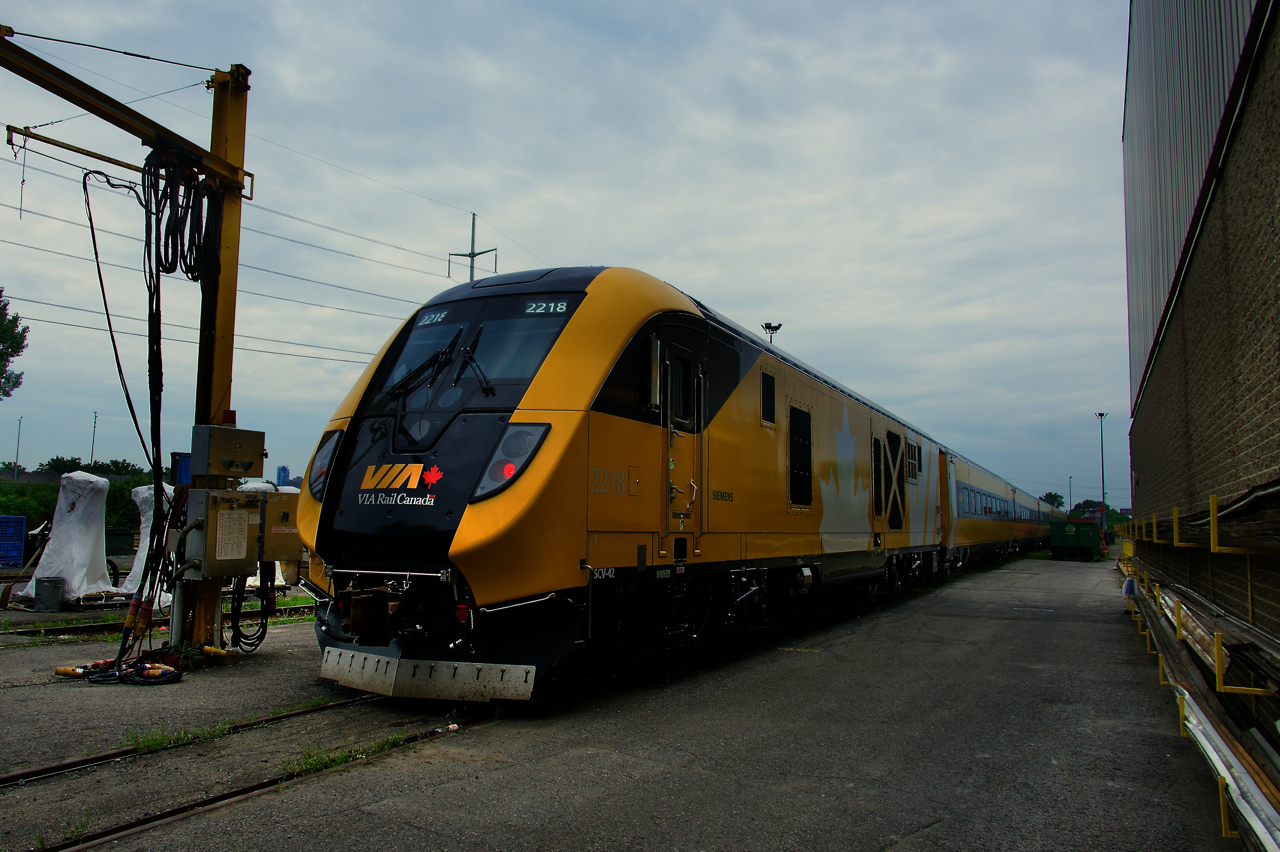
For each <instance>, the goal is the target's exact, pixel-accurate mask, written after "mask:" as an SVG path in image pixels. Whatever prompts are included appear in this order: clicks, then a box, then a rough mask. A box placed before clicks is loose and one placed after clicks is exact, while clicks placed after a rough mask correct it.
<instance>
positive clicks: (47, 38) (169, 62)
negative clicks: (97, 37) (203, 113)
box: [13, 30, 218, 88]
mask: <svg viewBox="0 0 1280 852" xmlns="http://www.w3.org/2000/svg"><path fill="white" fill-rule="evenodd" d="M13 34H14V35H18V36H22V37H24V38H38V39H40V40H41V41H56V42H58V43H59V44H74V45H75V46H76V47H91V48H93V49H94V50H105V51H106V52H107V53H119V54H120V55H122V56H132V57H133V58H134V59H147V60H150V61H151V62H163V63H165V64H166V65H181V66H182V67H183V68H194V69H196V70H197V71H217V70H218V69H217V68H206V67H205V66H203V65H191V64H190V63H187V62H175V61H174V60H172V59H157V58H156V57H154V56H147V55H145V54H142V53H133V52H131V51H128V50H120V49H119V48H115V47H103V46H102V45H100V44H89V43H88V42H83V41H68V40H67V39H65V38H54V37H53V36H42V35H36V34H35V33H20V32H17V31H16V30H15V31H14V33H13ZM121 85H123V84H121ZM130 88H132V87H130Z"/></svg>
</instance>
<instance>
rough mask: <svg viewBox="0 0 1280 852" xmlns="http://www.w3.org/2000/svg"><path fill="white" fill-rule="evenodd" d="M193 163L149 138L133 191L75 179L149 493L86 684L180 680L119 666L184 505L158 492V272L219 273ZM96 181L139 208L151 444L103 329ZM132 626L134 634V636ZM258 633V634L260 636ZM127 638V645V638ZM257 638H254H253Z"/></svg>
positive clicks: (215, 200) (157, 585)
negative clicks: (115, 625) (127, 576)
mask: <svg viewBox="0 0 1280 852" xmlns="http://www.w3.org/2000/svg"><path fill="white" fill-rule="evenodd" d="M198 166H199V163H198V161H196V160H195V159H194V158H192V157H190V156H189V155H185V154H183V153H182V152H180V151H179V150H177V149H175V148H173V147H172V146H169V145H167V144H165V143H164V141H163V140H160V139H157V140H156V141H155V144H154V147H153V149H152V151H151V153H150V154H148V155H147V158H146V161H145V163H144V165H143V169H142V187H141V190H142V191H141V193H139V192H138V191H137V189H136V188H135V187H134V186H130V185H123V184H118V183H116V182H113V181H112V180H111V179H110V178H109V177H107V175H105V174H104V173H102V172H86V173H85V176H84V181H83V187H84V198H85V211H86V213H87V214H88V217H89V232H90V236H91V238H92V240H93V253H94V259H95V260H96V261H97V266H98V283H99V286H100V288H101V290H102V307H103V310H104V312H105V313H106V317H107V328H108V331H109V332H110V334H111V345H112V349H113V350H114V352H115V358H116V369H117V371H118V372H119V374H120V384H121V386H122V387H123V388H124V395H125V401H126V402H127V403H128V406H129V412H130V414H131V415H132V416H133V421H134V427H135V428H136V429H137V431H138V440H139V441H140V442H141V443H142V451H143V453H144V454H145V455H146V457H147V461H148V463H149V464H150V465H151V471H152V482H153V485H154V489H155V493H154V499H153V509H152V513H153V514H152V520H151V529H150V530H149V535H148V540H149V545H150V546H149V549H148V552H147V561H146V564H145V565H144V566H143V572H142V577H141V578H140V580H139V583H138V593H137V594H136V595H135V596H134V600H133V602H132V605H131V606H130V609H129V616H128V617H127V618H126V620H125V625H124V628H123V629H122V631H121V634H122V635H121V638H120V650H119V652H118V654H117V656H116V659H115V661H114V664H113V665H111V666H110V669H109V670H95V671H94V672H93V673H92V674H90V675H89V677H90V680H91V681H92V682H94V683H120V682H124V683H138V684H147V685H154V684H163V683H171V682H173V681H174V680H180V679H181V677H182V675H181V674H180V673H178V672H174V671H173V670H172V669H169V668H168V667H164V666H156V665H153V664H141V663H139V662H137V661H135V662H134V663H132V664H130V665H129V666H125V665H124V662H123V661H124V658H125V657H126V656H127V655H128V654H129V652H130V651H131V649H132V648H133V647H134V646H135V645H136V644H137V641H138V639H139V638H140V636H141V635H142V634H143V633H144V632H145V631H146V630H147V629H148V627H149V624H150V616H151V611H152V607H153V605H154V603H155V600H156V598H157V597H158V595H159V594H160V592H161V590H162V589H165V588H172V585H173V584H174V583H176V581H177V579H178V578H177V577H176V576H174V572H173V571H172V567H171V566H169V570H168V571H166V560H167V556H168V555H167V553H166V548H165V544H166V538H167V535H166V531H167V530H170V529H173V528H174V527H175V524H177V523H179V522H180V512H179V511H178V509H179V508H180V506H182V505H185V502H186V500H185V498H186V492H185V490H183V492H182V495H181V496H182V498H183V499H182V501H181V503H179V502H177V501H175V504H174V505H173V506H169V505H167V504H168V499H167V495H166V494H165V490H164V465H163V463H162V461H161V459H162V456H161V452H160V417H161V402H162V398H163V394H164V361H163V358H162V353H161V342H160V341H161V328H162V326H161V300H160V283H161V276H162V275H171V274H173V273H174V272H177V271H178V269H179V268H181V269H182V272H183V274H185V275H186V276H187V277H188V278H190V279H191V280H193V281H198V282H208V283H212V284H213V286H214V287H215V288H216V286H217V280H218V275H219V274H220V272H221V261H220V253H221V248H222V245H221V244H222V195H221V193H220V192H218V190H217V188H216V187H215V185H214V183H213V182H212V181H211V180H204V179H202V178H201V177H200V175H199V172H198ZM91 176H93V177H97V178H99V179H101V180H103V181H105V182H106V183H107V184H108V185H109V186H111V187H112V188H115V189H127V190H128V191H130V192H132V193H133V195H134V197H135V198H137V199H138V202H139V204H141V206H142V208H143V210H144V212H145V213H146V217H145V239H144V249H143V277H144V280H145V283H146V287H147V379H148V390H149V395H150V399H149V402H150V409H151V410H150V414H151V445H150V447H148V446H147V441H146V439H145V438H144V437H143V434H142V428H141V426H140V425H139V424H138V417H137V413H136V411H135V410H134V406H133V400H132V399H131V398H130V396H129V387H128V383H127V382H126V381H125V377H124V368H123V365H122V364H121V362H120V353H119V350H118V348H117V347H116V341H115V331H114V329H112V327H111V311H110V309H109V308H108V306H107V291H106V283H105V281H104V280H103V277H102V265H101V260H100V258H99V256H98V238H97V232H96V229H95V228H94V223H93V210H92V207H91V206H90V203H89V179H90V177H91ZM135 626H136V628H137V632H136V633H135V632H134V631H135ZM264 632H265V631H264ZM131 639H132V641H131ZM259 641H261V640H259Z"/></svg>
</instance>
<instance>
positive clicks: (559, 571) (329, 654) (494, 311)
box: [299, 268, 683, 701]
mask: <svg viewBox="0 0 1280 852" xmlns="http://www.w3.org/2000/svg"><path fill="white" fill-rule="evenodd" d="M593 282H596V283H593ZM654 285H658V286H654ZM663 291H668V292H670V293H675V292H676V291H674V290H672V289H671V288H669V287H667V286H666V285H663V284H661V282H657V281H656V279H651V278H649V277H648V276H644V275H642V274H641V273H637V272H634V271H633V270H617V269H609V270H603V271H602V270H601V269H599V268H577V269H559V270H538V271H534V272H528V273H515V274H511V275H503V276H495V277H494V278H489V279H486V280H483V281H479V282H476V283H475V284H466V285H461V286H459V287H455V288H453V289H451V290H448V291H445V292H444V293H441V294H440V295H439V296H437V297H436V298H434V299H432V300H431V301H430V302H428V303H427V304H426V305H425V306H424V307H423V308H421V309H420V310H418V311H417V312H416V313H415V314H414V316H413V317H411V318H410V319H409V320H408V321H407V322H406V323H405V324H404V326H402V328H401V329H400V330H399V331H398V332H397V333H396V334H395V335H393V336H392V338H391V339H390V340H389V341H388V342H387V344H386V345H385V346H384V347H383V350H382V352H380V353H379V355H378V356H377V357H376V358H375V359H374V361H373V363H371V364H370V365H369V367H368V368H367V369H366V371H365V373H364V375H363V376H362V377H361V379H360V381H359V382H358V383H357V385H356V387H355V388H353V389H352V391H351V393H350V394H349V395H348V397H347V399H346V400H345V401H344V402H343V404H342V405H341V406H340V407H339V409H338V411H337V412H335V414H334V417H333V418H332V420H331V421H330V423H329V425H328V427H327V428H326V431H325V433H324V435H323V437H322V438H321V440H320V442H319V444H318V446H317V449H316V452H315V454H314V456H313V458H312V461H311V464H310V466H309V468H308V471H307V475H306V483H305V486H304V488H303V495H302V499H301V502H300V505H299V524H300V530H301V532H302V533H303V537H304V539H306V540H308V541H309V543H310V544H311V545H312V549H313V551H314V552H315V553H316V554H317V555H319V556H320V557H322V558H323V560H324V562H325V566H326V567H325V573H326V575H327V578H328V583H327V588H326V589H324V590H323V592H326V593H327V595H326V594H323V593H321V590H319V589H317V590H316V591H317V594H318V595H319V597H320V601H319V606H318V609H317V621H316V634H317V639H318V641H319V644H320V647H321V651H322V663H321V675H322V677H326V678H330V679H333V680H336V681H338V682H339V683H341V684H343V685H345V686H350V687H354V688H358V689H363V690H368V691H370V692H376V693H381V694H384V695H395V696H406V697H418V698H438V699H460V700H471V701H487V700H489V699H492V698H507V699H527V698H529V697H530V695H531V694H532V691H533V688H534V684H535V683H536V681H537V679H538V677H539V676H540V675H545V673H546V672H547V671H548V670H550V668H551V667H552V666H554V665H555V664H556V663H558V662H560V661H561V660H562V659H564V658H565V657H566V656H568V655H569V654H570V653H572V652H573V650H574V649H575V647H576V646H577V645H578V644H579V643H580V642H581V641H582V640H583V638H584V629H583V625H584V623H585V618H586V606H587V598H586V584H587V577H586V573H587V572H586V570H585V566H586V558H585V557H586V532H585V531H586V490H587V489H586V488H585V487H584V486H583V479H584V477H585V472H586V470H587V417H586V412H587V410H588V409H589V407H590V405H591V401H592V399H593V398H594V395H595V392H596V390H597V389H598V388H599V387H600V384H601V382H602V381H603V379H604V377H605V375H607V372H608V370H609V368H610V366H611V365H612V363H613V361H614V359H616V357H617V354H618V351H620V348H621V346H622V344H624V343H625V342H626V341H627V340H628V339H629V337H630V331H633V330H634V328H636V327H638V326H639V324H640V323H641V322H643V320H644V319H645V318H647V317H648V316H650V315H652V313H653V312H655V311H656V310H661V309H664V308H665V307H667V305H666V304H664V303H663V302H664V296H662V295H661V294H662V293H663ZM681 298H683V297H681ZM666 301H670V299H669V297H668V298H666ZM650 303H653V304H650ZM629 330H630V331H629Z"/></svg>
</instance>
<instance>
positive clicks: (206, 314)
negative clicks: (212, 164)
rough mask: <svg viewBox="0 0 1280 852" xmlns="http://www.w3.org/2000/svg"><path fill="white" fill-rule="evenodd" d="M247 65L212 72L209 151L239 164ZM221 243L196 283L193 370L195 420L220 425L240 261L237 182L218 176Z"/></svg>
mask: <svg viewBox="0 0 1280 852" xmlns="http://www.w3.org/2000/svg"><path fill="white" fill-rule="evenodd" d="M249 73H250V72H249V69H248V68H245V67H244V66H243V65H232V66H231V70H230V71H218V72H215V73H214V75H213V84H212V85H213V129H212V132H211V134H210V143H209V150H210V151H211V152H213V153H214V154H216V155H217V156H219V157H221V158H222V159H224V160H226V161H227V162H228V163H230V164H232V165H233V166H235V167H237V168H243V167H244V143H245V126H246V121H247V118H248V99H249ZM219 189H221V190H222V245H221V246H219V247H218V251H219V259H220V261H221V267H222V268H221V273H220V274H219V276H218V280H217V281H205V282H201V285H200V286H201V305H200V355H199V365H198V367H197V372H196V424H197V425H204V424H213V425H219V424H222V423H223V422H224V420H225V418H226V412H227V411H228V410H229V409H231V368H232V359H233V356H234V352H235V340H236V283H237V272H238V271H239V266H240V213H241V206H240V202H241V190H242V187H241V186H240V185H239V184H232V183H230V182H228V181H220V182H219Z"/></svg>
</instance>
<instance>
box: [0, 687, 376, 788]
mask: <svg viewBox="0 0 1280 852" xmlns="http://www.w3.org/2000/svg"><path fill="white" fill-rule="evenodd" d="M384 697H385V696H382V695H361V696H358V697H356V698H347V699H344V700H342V701H331V702H329V703H328V704H320V705H318V706H316V707H304V708H302V709H301V710H288V711H286V712H284V713H276V714H274V715H271V716H263V717H262V718H260V719H253V720H251V721H247V722H236V723H235V724H234V725H230V726H228V727H227V734H235V733H239V732H240V731H244V730H248V729H249V728H256V727H258V726H259V725H269V724H271V723H273V722H280V721H283V720H285V719H292V718H293V717H295V716H306V715H308V714H311V713H320V712H322V711H325V710H334V709H337V708H339V707H350V706H352V705H354V704H365V703H368V702H370V701H378V700H380V699H382V698H384ZM196 742H203V741H202V740H199V739H195V738H193V739H189V740H186V741H185V742H180V743H173V744H172V745H167V746H163V747H161V748H155V749H147V750H146V751H139V750H138V749H137V748H136V747H134V746H128V747H126V748H117V749H113V750H111V751H104V752H102V753H101V754H95V755H92V756H90V757H73V758H70V759H68V760H63V761H59V762H58V763H51V764H49V765H48V766H36V767H32V768H30V769H19V770H16V771H14V772H7V773H5V774H4V775H0V789H3V788H5V787H12V786H13V785H15V784H26V783H27V782H28V781H38V780H40V779H41V778H49V777H51V776H54V775H61V774H63V773H64V772H74V771H76V770H77V769H86V768H88V767H90V766H97V765H99V764H102V763H110V762H112V761H113V760H121V759H123V758H126V757H134V756H136V755H139V754H152V753H155V752H161V751H169V750H170V749H175V748H181V747H182V746H186V745H191V744H193V743H196Z"/></svg>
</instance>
